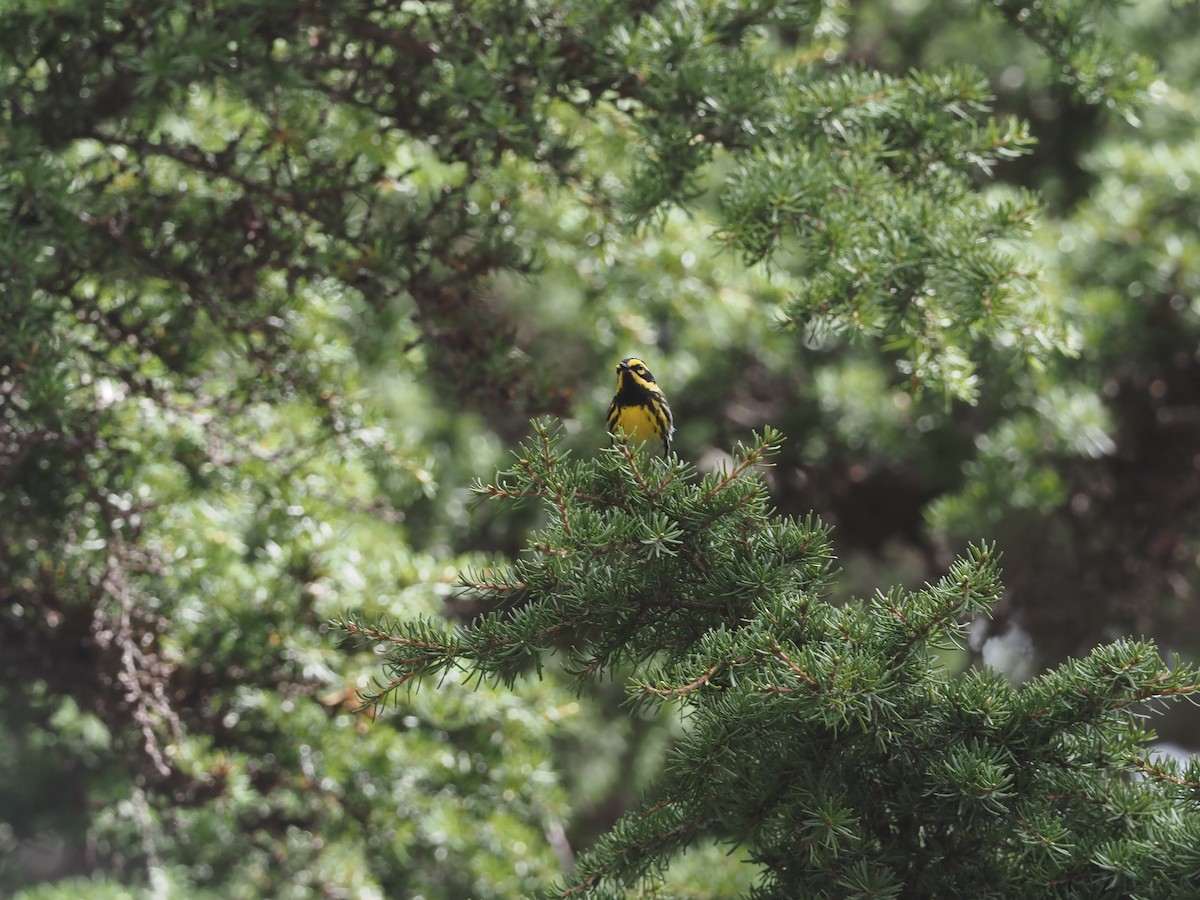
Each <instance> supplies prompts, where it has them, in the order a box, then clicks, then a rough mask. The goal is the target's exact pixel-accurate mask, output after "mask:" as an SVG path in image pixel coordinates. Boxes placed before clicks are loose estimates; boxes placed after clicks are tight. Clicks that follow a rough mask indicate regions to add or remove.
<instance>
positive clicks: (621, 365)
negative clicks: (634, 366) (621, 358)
mask: <svg viewBox="0 0 1200 900" xmlns="http://www.w3.org/2000/svg"><path fill="white" fill-rule="evenodd" d="M617 371H618V372H622V371H625V372H628V371H629V366H627V365H625V363H623V362H619V363H617Z"/></svg>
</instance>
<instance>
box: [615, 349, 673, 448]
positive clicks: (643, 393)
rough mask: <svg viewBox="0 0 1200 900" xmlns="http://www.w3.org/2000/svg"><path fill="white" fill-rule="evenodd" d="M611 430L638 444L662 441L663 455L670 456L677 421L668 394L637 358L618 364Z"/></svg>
mask: <svg viewBox="0 0 1200 900" xmlns="http://www.w3.org/2000/svg"><path fill="white" fill-rule="evenodd" d="M607 421H608V431H609V433H610V434H611V433H613V432H615V431H616V430H617V429H620V430H621V431H623V432H624V433H625V435H626V437H629V438H635V439H637V440H639V441H651V440H654V439H655V438H658V439H659V440H661V441H662V448H663V456H670V455H671V438H672V436H674V434H675V420H674V418H673V417H672V415H671V407H670V405H669V404H668V403H667V395H666V394H664V393H663V391H662V388H660V387H659V386H658V383H657V382H656V381H655V380H654V376H653V375H651V374H650V370H649V369H648V368H646V364H645V362H643V361H642V360H640V359H638V358H637V357H636V356H630V357H629V358H627V359H623V360H621V361H620V362H619V363H617V392H616V393H615V394H614V395H613V398H612V403H610V404H609V405H608V419H607Z"/></svg>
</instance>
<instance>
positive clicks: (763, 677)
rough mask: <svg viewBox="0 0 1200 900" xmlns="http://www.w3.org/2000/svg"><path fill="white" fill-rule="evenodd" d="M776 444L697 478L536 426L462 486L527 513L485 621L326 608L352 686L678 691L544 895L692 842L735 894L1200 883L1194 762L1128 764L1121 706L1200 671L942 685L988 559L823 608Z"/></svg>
mask: <svg viewBox="0 0 1200 900" xmlns="http://www.w3.org/2000/svg"><path fill="white" fill-rule="evenodd" d="M777 440H778V437H777V436H776V435H773V434H771V433H768V434H766V435H765V436H764V437H763V438H761V439H760V440H759V441H757V442H756V443H755V444H754V445H753V446H751V447H748V448H740V450H739V453H738V454H737V456H736V457H735V459H734V461H733V462H732V463H731V465H730V466H729V467H727V468H723V469H721V470H719V471H717V472H714V473H711V474H708V475H705V476H704V477H703V478H699V479H697V478H696V473H695V470H694V469H693V468H692V467H690V466H688V465H686V464H683V463H680V462H679V461H678V460H674V461H672V462H671V463H669V464H667V465H661V464H660V463H659V461H658V460H654V459H647V458H646V457H645V456H643V455H641V454H640V452H638V453H635V452H633V451H631V450H630V449H629V448H628V447H627V446H624V445H621V446H618V447H617V448H614V449H613V450H610V451H608V452H606V453H604V454H603V455H602V456H601V457H600V458H598V459H595V460H585V461H573V460H570V459H567V458H564V457H563V455H562V454H561V452H560V450H559V448H558V445H557V443H558V442H557V440H556V438H555V436H554V435H553V434H552V432H551V431H550V430H549V426H548V425H547V424H545V423H543V424H541V425H539V427H538V429H537V434H536V439H535V441H534V442H533V443H531V444H530V445H527V446H525V447H523V448H522V450H521V451H520V452H519V453H518V454H517V459H516V462H515V463H514V465H513V466H512V468H511V469H509V470H508V471H507V472H506V473H505V474H504V477H503V478H501V479H500V480H498V481H497V482H496V483H495V484H491V485H486V486H480V487H479V488H478V491H479V492H480V493H481V494H482V495H483V496H485V497H488V498H493V499H496V500H499V501H501V502H506V503H523V502H527V501H528V500H529V499H530V498H537V499H539V500H540V501H541V502H542V504H543V506H544V507H545V508H546V512H547V518H546V523H547V524H546V525H545V527H544V528H542V529H541V530H539V531H538V532H536V533H534V534H533V535H531V537H530V540H529V544H528V547H527V549H526V552H525V554H524V555H523V556H522V557H521V558H520V559H519V560H517V561H516V562H514V563H513V564H512V565H511V566H509V567H506V568H504V569H500V570H496V571H488V572H481V573H478V574H475V575H472V576H468V578H467V584H468V586H469V587H470V589H471V590H473V591H475V592H477V593H479V594H480V595H481V596H482V598H483V599H484V601H485V602H486V603H487V604H488V605H490V606H492V607H493V608H494V609H495V611H494V612H492V613H489V614H488V615H486V616H484V617H482V618H481V619H479V620H478V621H476V622H474V623H472V624H471V626H470V627H468V628H456V629H452V630H450V631H447V629H446V628H445V625H444V624H443V623H442V622H440V621H437V620H425V621H416V622H411V623H400V624H397V625H393V626H391V627H383V628H381V627H378V626H371V625H368V624H366V623H364V622H362V621H360V620H355V619H350V620H348V621H345V622H343V623H342V627H343V628H344V629H346V630H347V631H348V632H350V633H351V634H361V635H365V636H367V637H369V638H370V639H371V640H373V641H378V642H381V643H383V644H385V645H386V646H388V647H389V648H390V649H389V653H388V659H387V663H386V671H387V674H388V679H387V680H386V682H385V683H384V684H382V685H381V687H380V689H379V690H377V691H376V692H374V693H373V694H372V695H371V699H373V700H374V701H376V702H384V701H386V700H387V699H389V697H391V696H392V695H393V694H394V692H395V691H396V690H397V689H399V688H400V687H401V686H402V685H405V684H407V683H409V682H410V681H411V679H413V678H414V677H434V676H437V675H438V674H439V673H442V672H445V671H446V670H448V669H452V668H455V667H460V668H462V669H464V670H465V672H466V676H467V680H468V681H470V680H472V679H479V680H484V681H486V680H489V679H490V680H498V681H504V682H508V683H511V682H512V681H513V679H514V678H515V677H516V676H517V674H519V673H521V672H523V671H527V670H530V669H533V668H538V669H540V667H541V666H542V665H543V663H544V657H545V655H546V654H547V652H548V648H552V647H555V646H560V647H564V648H566V650H565V653H566V659H565V665H566V668H567V670H568V671H569V672H571V673H572V674H573V675H574V677H575V679H576V680H577V682H578V684H579V686H580V688H581V689H583V688H584V687H585V686H586V685H587V683H588V682H590V681H591V680H593V679H595V678H598V677H601V676H602V675H604V674H605V673H607V672H612V671H613V670H614V669H616V670H621V667H623V666H628V667H630V668H631V669H632V671H633V673H634V674H633V675H632V677H631V678H630V681H629V687H628V692H629V697H630V700H631V701H632V703H633V705H634V706H635V707H646V706H661V705H664V704H670V705H675V706H677V707H678V709H679V711H680V713H681V715H682V716H683V717H684V721H685V723H686V730H685V734H684V736H683V738H682V739H681V740H680V741H679V742H678V743H677V744H676V745H675V746H674V747H673V748H672V749H671V751H670V754H669V757H668V759H667V760H666V761H665V764H664V767H663V774H662V776H661V777H660V778H659V779H658V781H657V782H656V783H655V785H654V788H653V790H652V792H651V793H650V795H649V796H648V798H647V800H646V802H645V803H644V804H643V805H642V807H641V808H639V809H635V810H633V811H631V812H630V813H629V814H628V815H626V816H625V817H624V818H623V819H621V821H620V822H618V823H617V825H616V826H615V827H614V828H613V829H612V831H611V832H610V833H609V834H608V835H606V836H605V837H604V838H603V839H602V840H601V841H600V842H599V843H598V845H597V846H596V847H595V848H593V849H592V850H591V851H590V852H589V853H588V854H586V855H585V856H584V857H583V859H582V860H581V861H580V863H579V866H578V867H577V869H576V870H575V871H574V872H572V873H570V875H569V876H568V877H567V879H566V881H565V882H564V883H563V884H562V886H561V888H560V892H561V895H562V896H588V897H599V896H625V895H626V892H628V891H636V892H638V893H643V892H647V891H648V892H651V893H652V892H653V891H654V889H655V887H656V885H657V884H658V882H659V880H660V878H661V875H662V872H663V871H664V870H665V869H666V867H667V866H668V865H669V864H670V862H671V861H672V859H673V858H674V857H676V856H677V855H679V854H682V853H685V852H686V851H688V850H689V849H692V848H694V847H696V846H697V845H700V844H702V843H704V842H705V841H709V840H716V841H718V842H720V843H721V844H723V845H728V846H730V847H740V848H743V849H744V850H745V851H746V852H747V854H748V856H749V858H750V859H751V860H752V861H753V862H754V863H755V864H757V866H758V867H760V874H759V876H758V881H757V883H756V885H755V888H754V890H753V892H752V895H753V896H755V897H779V898H785V897H831V898H832V897H961V896H964V895H971V896H985V897H1033V896H1064V897H1067V896H1073V897H1131V896H1137V897H1163V898H1166V897H1178V896H1181V895H1182V896H1188V895H1191V894H1193V893H1195V892H1197V891H1200V874H1198V873H1200V840H1198V839H1200V809H1198V808H1197V789H1198V788H1200V762H1197V761H1193V762H1192V763H1191V764H1190V765H1189V766H1188V767H1187V768H1186V769H1181V768H1180V767H1178V766H1176V765H1174V764H1172V763H1171V762H1170V761H1152V760H1148V759H1146V758H1145V757H1144V756H1143V755H1142V754H1143V752H1144V751H1143V748H1142V744H1143V743H1144V742H1145V740H1146V739H1147V737H1148V736H1149V733H1148V732H1147V731H1146V730H1145V729H1144V727H1142V725H1141V721H1140V720H1141V718H1142V715H1143V714H1142V713H1140V712H1139V710H1141V709H1144V708H1145V704H1146V703H1148V702H1154V701H1164V700H1169V699H1173V698H1177V697H1187V696H1194V695H1195V694H1197V693H1200V672H1197V671H1196V670H1195V669H1194V668H1193V667H1191V666H1187V665H1183V664H1180V663H1179V662H1178V661H1177V662H1176V663H1175V664H1174V665H1173V666H1166V665H1164V664H1163V662H1162V661H1161V659H1160V658H1159V656H1158V653H1157V651H1156V650H1155V648H1154V646H1153V645H1151V644H1147V643H1139V642H1135V641H1119V642H1117V643H1115V644H1112V645H1110V646H1106V647H1102V648H1099V649H1097V650H1095V651H1094V652H1093V653H1092V654H1090V655H1089V656H1087V657H1086V658H1083V659H1080V660H1072V661H1070V662H1068V663H1066V664H1064V665H1063V666H1061V667H1059V668H1058V669H1056V670H1054V671H1050V672H1047V673H1045V674H1044V675H1041V676H1039V677H1038V678H1036V679H1033V680H1032V681H1030V682H1029V683H1028V684H1026V685H1024V686H1023V687H1021V688H1019V689H1018V688H1015V687H1013V686H1012V685H1011V684H1010V683H1009V682H1008V681H1007V680H1006V679H1005V678H1004V677H1003V676H1002V675H999V674H997V673H994V672H990V671H987V670H974V671H970V672H968V673H966V674H964V675H962V676H960V677H952V676H951V675H950V674H949V673H948V672H947V671H946V669H945V667H944V666H943V665H941V664H940V662H939V659H938V655H937V652H936V650H937V648H939V647H946V646H953V645H954V644H955V643H956V642H961V641H962V640H963V638H964V634H963V631H964V629H963V626H962V624H961V623H962V622H963V621H964V620H969V619H971V618H973V617H975V616H978V615H980V614H982V613H986V612H987V610H988V608H989V606H990V605H991V604H993V603H994V602H995V601H996V599H997V598H998V596H999V593H1000V583H999V566H998V560H997V558H996V553H995V550H994V548H993V547H990V546H979V547H976V548H972V550H971V552H970V553H969V554H968V555H967V556H965V557H963V558H962V559H960V560H958V561H957V562H956V563H955V565H954V566H953V567H952V568H951V570H950V571H949V572H948V573H947V574H946V576H945V577H944V578H942V579H941V580H939V581H938V582H937V583H935V584H931V585H927V586H926V587H925V588H924V589H922V590H920V591H905V590H901V589H893V590H890V591H887V592H878V593H876V594H875V595H874V596H873V597H871V598H870V599H868V600H866V601H862V602H855V603H851V604H848V605H846V606H842V607H836V606H834V605H832V604H830V603H828V602H827V601H826V600H825V599H823V598H822V596H821V595H822V593H823V592H824V590H825V589H826V588H827V587H828V584H829V582H830V579H831V578H832V577H833V569H832V556H831V552H830V545H829V540H828V535H827V534H826V531H825V529H824V528H823V527H822V526H821V525H820V523H819V522H818V521H816V520H815V519H809V520H806V521H802V522H797V521H793V520H788V519H781V518H779V517H778V516H777V515H775V514H773V512H772V511H771V510H770V507H769V505H768V504H769V501H768V497H767V491H766V487H765V485H764V483H763V482H762V480H761V479H760V478H759V477H757V475H756V474H755V471H754V470H755V467H756V466H760V465H762V464H764V463H766V462H768V461H769V459H770V457H771V455H772V454H773V452H774V451H775V450H776V449H777ZM1137 775H1144V776H1146V777H1145V778H1144V779H1135V778H1134V777H1133V776H1137Z"/></svg>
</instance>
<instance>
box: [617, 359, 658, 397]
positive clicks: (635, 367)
mask: <svg viewBox="0 0 1200 900" xmlns="http://www.w3.org/2000/svg"><path fill="white" fill-rule="evenodd" d="M627 378H628V379H629V381H630V383H631V384H635V385H638V386H639V387H650V386H651V385H653V384H654V376H653V375H651V374H650V370H649V369H647V368H646V364H645V363H644V362H642V361H641V360H640V359H638V358H637V357H636V356H631V357H629V359H623V360H621V361H620V362H619V363H617V390H618V391H620V390H621V386H622V384H623V383H624V381H625V379H627Z"/></svg>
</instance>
